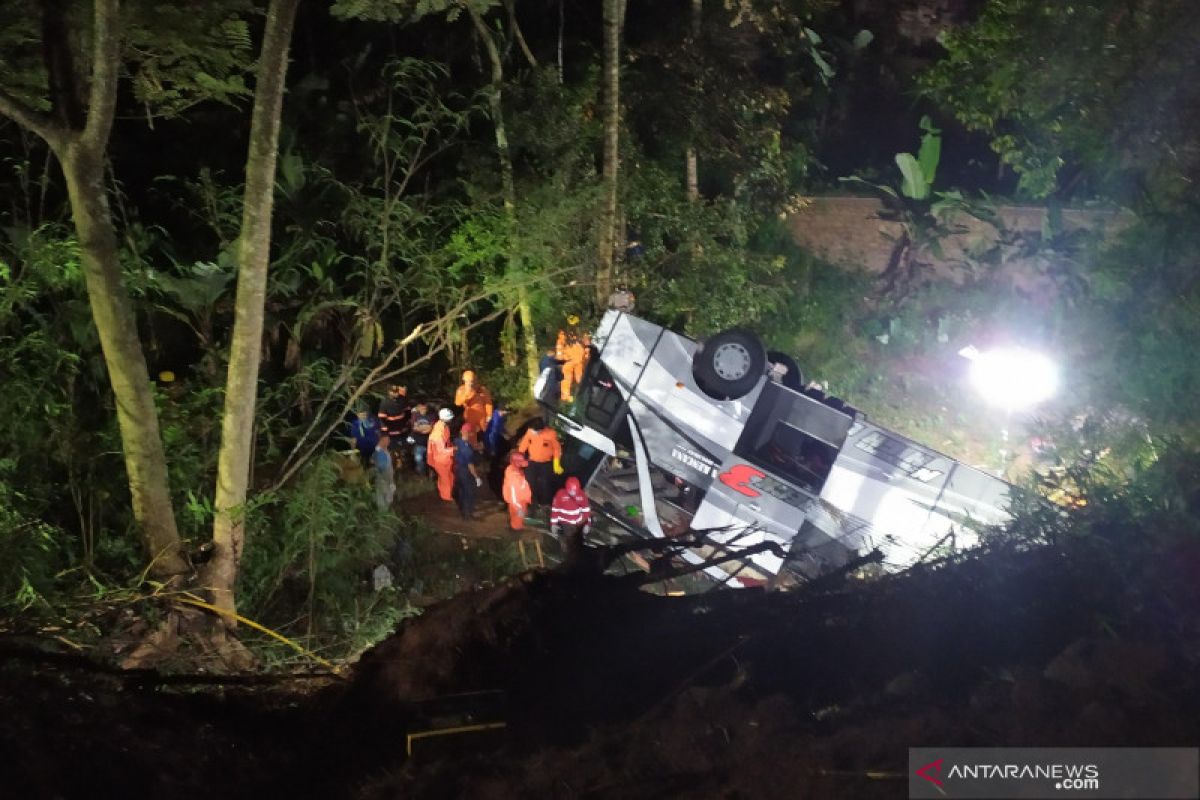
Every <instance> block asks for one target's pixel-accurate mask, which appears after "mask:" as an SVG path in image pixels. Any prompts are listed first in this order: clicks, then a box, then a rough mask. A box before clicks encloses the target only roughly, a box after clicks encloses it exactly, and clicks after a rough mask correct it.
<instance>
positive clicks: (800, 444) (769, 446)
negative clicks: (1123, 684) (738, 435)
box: [749, 422, 837, 494]
mask: <svg viewBox="0 0 1200 800" xmlns="http://www.w3.org/2000/svg"><path fill="white" fill-rule="evenodd" d="M749 456H750V459H751V460H752V461H755V462H757V463H758V464H759V465H760V466H762V467H764V468H766V469H769V470H770V471H771V472H774V473H775V474H777V475H782V476H784V477H786V478H789V479H790V480H792V481H793V482H795V483H797V484H799V485H801V486H803V487H805V488H806V489H808V490H809V491H810V492H812V493H813V494H820V493H821V487H822V486H824V485H825V479H826V478H828V477H829V471H830V470H831V469H832V468H833V462H834V460H835V459H836V458H837V450H835V449H834V448H833V447H831V446H830V445H828V444H826V443H825V442H822V441H821V440H820V439H817V438H814V437H812V436H809V435H808V434H807V433H805V432H804V431H802V430H800V429H799V428H795V427H793V426H791V425H789V424H788V423H786V422H779V423H777V424H776V425H775V428H774V430H772V431H771V433H770V435H769V436H768V437H767V438H766V440H765V441H763V442H762V444H760V445H759V446H758V448H757V449H756V450H755V451H754V452H753V453H751V454H749Z"/></svg>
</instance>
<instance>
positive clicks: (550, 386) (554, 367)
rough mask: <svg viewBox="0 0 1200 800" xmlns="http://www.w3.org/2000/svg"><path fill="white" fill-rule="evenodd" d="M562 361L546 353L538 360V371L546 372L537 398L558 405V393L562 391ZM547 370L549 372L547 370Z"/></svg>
mask: <svg viewBox="0 0 1200 800" xmlns="http://www.w3.org/2000/svg"><path fill="white" fill-rule="evenodd" d="M562 364H563V362H562V361H560V360H559V359H557V358H555V357H554V356H552V355H550V354H549V353H546V354H545V355H543V356H542V360H541V361H539V362H538V373H539V374H541V373H546V383H545V385H543V386H542V394H541V396H540V397H538V398H537V399H538V400H540V401H541V402H543V403H548V404H550V405H558V400H559V393H560V392H561V391H562V377H563V374H562ZM547 370H549V372H547Z"/></svg>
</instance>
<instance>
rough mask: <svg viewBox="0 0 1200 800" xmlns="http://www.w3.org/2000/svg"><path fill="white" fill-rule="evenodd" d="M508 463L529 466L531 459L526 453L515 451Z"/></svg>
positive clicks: (515, 465) (516, 465)
mask: <svg viewBox="0 0 1200 800" xmlns="http://www.w3.org/2000/svg"><path fill="white" fill-rule="evenodd" d="M508 463H510V464H512V465H513V466H514V467H528V466H529V459H528V458H526V457H525V454H524V453H515V452H514V453H512V454H511V455H509V457H508Z"/></svg>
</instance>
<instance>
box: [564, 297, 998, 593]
mask: <svg viewBox="0 0 1200 800" xmlns="http://www.w3.org/2000/svg"><path fill="white" fill-rule="evenodd" d="M699 346H700V345H699V344H698V343H697V342H695V341H694V340H692V339H689V338H687V337H685V336H681V335H679V334H676V333H673V332H671V331H668V330H666V329H664V328H662V327H660V326H658V325H656V324H654V323H651V322H647V321H646V320H642V319H640V318H637V317H634V316H631V315H629V314H626V313H622V312H620V311H609V312H608V313H606V314H605V316H604V318H603V319H602V320H601V322H600V325H599V327H598V329H597V330H596V332H595V334H594V335H593V337H592V350H591V360H590V363H589V365H588V368H587V371H586V374H585V377H584V380H583V383H582V385H581V386H580V388H579V392H578V394H577V399H576V401H575V403H574V405H573V406H572V407H571V408H570V409H564V411H565V412H566V413H560V414H559V420H560V423H561V427H562V428H563V430H564V431H565V432H566V433H567V434H569V436H570V439H569V440H568V444H569V445H570V446H569V447H568V448H567V457H566V463H567V468H568V470H569V471H571V472H572V473H573V474H575V475H577V476H578V477H580V479H581V480H583V482H584V484H585V485H586V486H587V487H588V491H589V494H591V495H592V496H593V502H594V503H597V501H599V502H598V503H597V504H598V505H601V506H602V507H603V506H604V505H606V504H607V506H608V508H609V509H610V510H612V509H615V510H616V511H617V512H618V513H623V514H624V516H625V517H627V519H626V520H623V524H625V525H626V526H627V527H632V528H633V529H635V530H637V531H638V532H639V533H640V534H642V535H647V536H655V537H661V536H675V535H679V534H680V533H683V532H685V531H688V530H691V531H704V532H706V538H707V539H708V540H709V541H710V542H711V543H712V550H710V551H709V553H707V554H698V553H695V552H688V553H685V557H687V558H689V559H691V560H693V561H700V560H701V559H703V558H706V557H708V556H709V555H712V554H713V553H714V552H716V553H719V552H721V550H722V549H725V550H727V551H732V550H733V549H735V548H744V547H747V546H750V545H754V544H758V543H761V542H763V541H764V540H766V541H771V542H775V543H777V544H778V545H779V546H780V549H781V552H786V553H787V556H788V557H787V559H786V561H787V566H788V568H789V569H790V571H791V572H794V573H796V574H798V575H800V576H802V577H809V578H811V577H815V576H817V575H820V574H823V573H827V572H829V571H831V570H834V569H836V568H838V567H839V566H842V565H843V564H846V563H847V562H848V561H850V560H851V559H853V558H855V557H856V556H858V555H862V554H865V553H867V552H869V551H871V550H872V549H876V548H877V549H879V550H880V551H881V552H882V554H883V558H884V561H883V563H884V565H885V568H887V569H901V568H904V567H907V566H910V565H911V564H913V563H915V562H916V561H918V560H919V559H921V558H922V557H923V556H925V555H927V554H929V553H930V552H932V551H934V550H935V549H937V548H939V546H947V547H964V546H970V545H972V544H974V543H976V541H977V534H976V528H977V527H978V526H979V525H994V524H1000V523H1003V522H1005V521H1006V520H1007V519H1008V512H1007V503H1008V493H1009V489H1010V487H1009V485H1008V484H1007V483H1005V482H1004V481H1002V480H1000V479H998V478H995V477H993V476H991V475H988V474H986V473H984V472H981V471H980V470H977V469H974V468H972V467H969V466H967V465H965V464H962V463H960V462H958V461H955V460H954V459H952V458H950V457H948V456H946V455H943V454H941V453H938V452H936V451H934V450H931V449H929V448H927V447H924V446H922V445H920V444H918V443H916V442H913V441H911V440H909V439H907V438H905V437H903V436H901V435H899V434H897V433H895V432H893V431H889V430H887V429H884V428H881V427H880V426H878V425H874V424H872V423H871V422H869V421H867V419H866V418H865V416H863V415H862V414H860V413H858V412H857V411H855V410H854V409H851V408H849V407H847V406H845V404H843V403H841V402H840V401H838V400H836V399H834V398H825V397H824V396H823V395H822V394H821V393H819V392H815V391H812V390H804V389H801V390H796V389H793V388H789V387H787V386H784V385H783V384H782V383H780V382H778V381H776V380H773V379H772V377H771V376H769V375H768V374H767V373H766V372H765V371H764V373H763V375H762V377H761V379H759V380H758V381H757V383H756V384H755V385H754V386H753V388H752V389H750V391H749V392H747V393H745V394H744V395H742V396H741V397H738V398H736V399H730V400H720V399H714V398H713V397H711V396H709V394H707V393H706V392H705V391H703V390H702V389H701V387H700V386H699V384H698V383H697V381H696V379H695V376H694V375H693V368H692V366H693V358H694V357H695V356H696V354H697V350H698V348H699ZM625 509H628V512H627V513H626V512H624V510H625ZM783 564H784V559H781V558H780V556H779V555H778V554H776V553H772V552H769V551H767V552H760V553H757V554H755V555H753V556H751V557H750V559H749V562H746V563H743V564H742V565H741V566H740V567H739V572H738V573H737V574H738V575H740V576H741V578H738V577H733V578H731V577H730V573H729V572H728V570H718V569H716V568H711V569H709V570H708V571H709V572H710V574H711V575H712V576H713V577H716V578H718V579H720V580H722V581H727V582H730V583H731V584H732V585H740V583H742V582H745V583H749V582H751V581H750V580H745V581H743V580H742V579H745V578H754V577H755V576H757V579H761V578H762V576H772V575H775V574H776V573H778V572H779V571H780V569H781V567H782V566H783Z"/></svg>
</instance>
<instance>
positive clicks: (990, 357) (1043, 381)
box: [964, 348, 1058, 411]
mask: <svg viewBox="0 0 1200 800" xmlns="http://www.w3.org/2000/svg"><path fill="white" fill-rule="evenodd" d="M964 355H966V354H965V353H964ZM967 357H968V358H970V356H967ZM971 383H972V384H974V386H975V388H976V389H978V390H979V392H980V393H981V394H982V395H983V396H984V398H986V399H987V401H988V402H989V403H993V404H994V405H997V406H1002V407H1003V408H1005V409H1007V410H1009V411H1019V410H1020V409H1023V408H1029V407H1030V406H1034V405H1037V404H1038V403H1040V402H1042V401H1043V400H1048V399H1049V398H1051V397H1053V396H1054V392H1055V390H1056V389H1057V388H1058V370H1057V369H1056V368H1055V366H1054V363H1053V362H1052V361H1051V360H1050V359H1048V358H1046V356H1044V355H1042V354H1041V353H1035V352H1033V351H1032V350H1024V349H1020V348H1004V349H1000V350H988V351H986V352H982V353H977V354H975V357H974V358H971Z"/></svg>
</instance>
